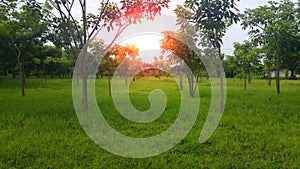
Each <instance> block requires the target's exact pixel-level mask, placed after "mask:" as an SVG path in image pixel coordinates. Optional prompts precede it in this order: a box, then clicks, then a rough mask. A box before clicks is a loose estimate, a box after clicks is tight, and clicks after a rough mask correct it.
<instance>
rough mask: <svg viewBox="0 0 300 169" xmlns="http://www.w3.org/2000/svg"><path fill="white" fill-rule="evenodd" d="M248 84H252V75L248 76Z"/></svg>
mask: <svg viewBox="0 0 300 169" xmlns="http://www.w3.org/2000/svg"><path fill="white" fill-rule="evenodd" d="M248 83H249V84H250V83H251V73H249V74H248Z"/></svg>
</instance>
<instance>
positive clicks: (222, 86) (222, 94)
mask: <svg viewBox="0 0 300 169" xmlns="http://www.w3.org/2000/svg"><path fill="white" fill-rule="evenodd" d="M218 51H219V58H220V68H221V66H222V61H223V58H222V53H221V46H219V47H218ZM220 90H221V99H220V113H222V112H223V109H224V84H223V71H221V69H220Z"/></svg>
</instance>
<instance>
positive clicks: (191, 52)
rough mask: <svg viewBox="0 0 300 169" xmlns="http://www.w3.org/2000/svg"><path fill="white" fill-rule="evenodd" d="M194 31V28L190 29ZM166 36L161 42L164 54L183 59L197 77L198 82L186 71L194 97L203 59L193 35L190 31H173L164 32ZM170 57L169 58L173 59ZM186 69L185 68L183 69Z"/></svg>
mask: <svg viewBox="0 0 300 169" xmlns="http://www.w3.org/2000/svg"><path fill="white" fill-rule="evenodd" d="M190 29H191V31H192V29H193V28H192V27H190ZM162 34H163V35H164V38H163V39H162V40H161V48H162V49H163V53H165V52H171V53H172V55H173V56H174V57H175V58H176V57H179V58H180V59H182V60H183V61H184V62H185V64H186V65H187V66H188V67H189V68H190V69H191V71H192V72H193V73H194V74H195V75H196V81H195V80H194V75H193V74H192V73H191V72H190V71H186V75H187V78H188V82H189V90H190V96H191V97H194V95H195V91H196V87H198V86H197V83H198V77H199V75H200V74H199V73H200V70H199V69H200V66H201V59H200V56H199V54H200V52H199V51H197V49H196V47H195V44H194V40H193V38H192V37H193V34H191V33H190V32H189V31H186V32H173V31H165V32H162ZM185 42H187V43H188V42H190V43H192V44H191V45H188V44H187V43H185ZM172 55H170V56H169V57H172ZM177 64H179V65H180V64H181V63H180V61H177ZM183 69H185V68H183Z"/></svg>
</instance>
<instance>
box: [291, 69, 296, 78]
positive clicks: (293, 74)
mask: <svg viewBox="0 0 300 169" xmlns="http://www.w3.org/2000/svg"><path fill="white" fill-rule="evenodd" d="M291 79H296V77H295V69H293V70H291Z"/></svg>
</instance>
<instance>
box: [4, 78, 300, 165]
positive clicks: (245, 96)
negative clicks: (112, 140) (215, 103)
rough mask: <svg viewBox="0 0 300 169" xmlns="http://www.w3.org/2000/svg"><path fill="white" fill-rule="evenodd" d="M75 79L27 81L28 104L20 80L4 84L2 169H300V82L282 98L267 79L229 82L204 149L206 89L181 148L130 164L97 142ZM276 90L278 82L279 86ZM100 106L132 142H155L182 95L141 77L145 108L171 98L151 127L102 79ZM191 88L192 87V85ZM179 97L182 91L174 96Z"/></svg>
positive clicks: (135, 98) (135, 96)
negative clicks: (85, 121) (121, 104)
mask: <svg viewBox="0 0 300 169" xmlns="http://www.w3.org/2000/svg"><path fill="white" fill-rule="evenodd" d="M71 83H72V81H71V79H53V80H50V79H48V80H46V81H45V80H44V79H28V80H27V84H26V97H25V98H22V97H21V94H20V89H19V81H18V80H17V79H15V80H14V79H3V80H2V81H1V82H0V168H57V169H60V168H168V169H170V168H298V167H299V166H300V104H299V103H300V81H285V80H282V81H281V85H282V93H281V94H280V95H279V96H278V95H277V94H276V91H275V86H272V87H268V86H267V84H266V81H265V80H254V81H253V82H252V83H251V84H250V85H249V86H248V87H247V91H243V81H240V80H239V79H234V80H233V79H227V100H226V107H225V111H224V115H223V117H222V120H221V122H220V124H219V126H218V128H217V130H216V131H215V132H214V134H213V136H212V137H210V138H209V140H208V141H207V142H205V143H204V144H199V143H198V137H199V135H200V132H201V128H202V126H203V124H204V122H205V119H206V115H207V112H208V109H209V106H210V87H209V82H208V81H207V80H206V79H205V80H204V81H203V83H200V84H199V91H200V100H201V103H200V111H199V115H198V119H197V121H196V124H195V125H194V127H193V128H192V130H191V131H190V133H189V134H188V136H187V137H186V138H185V139H184V140H182V141H181V142H180V143H179V144H178V145H177V146H176V147H174V148H172V149H171V150H169V151H167V152H165V153H163V154H161V155H159V156H155V157H149V158H144V159H131V158H125V157H120V156H116V155H113V154H111V153H109V152H107V151H105V150H104V149H102V148H100V147H99V146H98V145H97V144H96V143H94V142H93V141H92V140H91V139H90V138H89V137H88V136H87V135H86V133H85V132H84V131H83V129H82V128H81V125H80V124H79V122H78V119H77V116H76V113H75V111H74V108H73V103H72V85H71ZM273 85H275V84H274V82H273ZM96 87H97V89H96V95H97V101H98V104H99V107H100V109H101V111H102V112H103V115H104V117H105V118H106V120H107V121H108V123H109V124H110V125H111V126H112V127H113V128H115V129H116V130H118V131H119V132H121V133H123V134H126V135H128V136H133V137H149V136H154V135H156V134H159V133H161V132H163V131H164V130H166V129H167V128H168V127H170V126H171V125H172V123H173V122H174V121H175V120H176V118H177V115H178V110H179V107H180V104H179V103H180V93H179V92H178V87H177V86H176V83H175V82H174V81H172V80H170V79H164V78H162V79H160V80H159V79H154V78H153V79H152V78H151V79H150V78H147V79H140V80H137V81H136V82H134V83H133V84H132V85H131V86H130V95H131V101H132V103H133V104H134V105H135V107H136V108H137V109H139V110H147V109H148V108H149V107H150V104H149V102H148V101H147V98H148V94H149V92H150V91H151V90H152V89H155V88H160V89H162V90H163V91H164V92H165V93H166V96H167V99H168V103H167V107H166V111H165V112H164V113H163V114H162V116H160V117H159V118H158V119H157V120H155V121H153V122H151V123H148V124H137V123H132V122H130V121H128V120H126V119H125V118H123V117H122V116H121V115H120V114H118V112H117V110H116V109H115V108H114V106H113V102H112V100H111V98H110V97H108V91H107V89H106V87H107V80H106V79H102V80H97V83H96ZM185 87H186V86H185ZM174 91H175V92H174Z"/></svg>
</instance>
